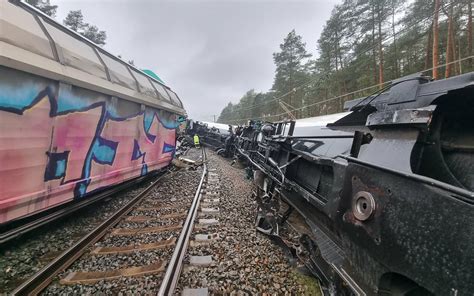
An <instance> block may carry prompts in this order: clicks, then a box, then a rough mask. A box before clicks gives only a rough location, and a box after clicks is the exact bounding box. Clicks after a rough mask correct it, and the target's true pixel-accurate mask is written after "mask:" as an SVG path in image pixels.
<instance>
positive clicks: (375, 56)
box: [372, 6, 377, 84]
mask: <svg viewBox="0 0 474 296" xmlns="http://www.w3.org/2000/svg"><path fill="white" fill-rule="evenodd" d="M372 55H373V58H374V71H373V73H374V84H377V46H376V44H375V11H374V7H373V6H372Z"/></svg>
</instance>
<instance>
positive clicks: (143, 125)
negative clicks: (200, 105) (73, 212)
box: [0, 0, 185, 224]
mask: <svg viewBox="0 0 474 296" xmlns="http://www.w3.org/2000/svg"><path fill="white" fill-rule="evenodd" d="M0 10H1V12H2V13H1V14H0V164H1V165H0V224H2V223H5V222H9V221H12V220H15V219H19V218H23V217H25V216H28V215H31V214H33V213H38V212H41V211H43V210H45V209H49V208H52V207H55V206H58V205H61V204H64V203H67V202H70V201H72V200H74V199H80V198H85V197H87V196H88V195H90V194H91V193H92V192H94V191H97V190H100V189H103V188H106V187H110V186H112V185H115V184H118V183H121V182H124V181H127V180H130V179H132V178H135V177H138V176H142V175H145V174H147V173H148V172H151V171H154V170H158V169H160V168H162V167H165V166H167V165H168V164H169V163H170V162H171V158H172V155H173V152H174V148H175V141H176V127H177V126H178V117H179V116H180V115H183V114H184V112H185V111H184V109H183V105H182V103H181V101H180V100H179V98H178V96H177V95H176V94H175V93H174V92H173V91H172V90H171V89H170V88H169V87H167V86H165V85H163V84H162V83H161V82H160V81H158V80H156V79H155V78H153V77H150V76H148V75H146V74H145V73H144V72H142V71H141V70H139V69H137V68H135V67H133V66H131V65H129V64H127V63H125V62H124V61H122V60H121V59H119V58H117V57H115V56H114V55H112V54H110V53H109V52H107V51H105V50H104V49H102V48H100V47H98V46H96V45H95V44H93V43H92V42H90V41H88V40H87V39H85V38H83V37H82V36H79V35H77V34H76V33H74V32H72V31H70V30H68V29H67V28H65V27H63V26H62V25H59V24H57V23H56V22H55V21H53V20H52V19H50V18H48V17H47V16H45V15H44V14H42V13H41V12H39V11H37V10H36V9H34V8H32V7H30V6H28V5H27V4H24V3H22V2H19V1H6V0H0Z"/></svg>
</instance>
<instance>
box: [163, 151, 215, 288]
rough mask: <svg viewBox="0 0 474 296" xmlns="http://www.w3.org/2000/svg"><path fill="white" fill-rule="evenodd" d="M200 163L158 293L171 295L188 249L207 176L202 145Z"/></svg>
mask: <svg viewBox="0 0 474 296" xmlns="http://www.w3.org/2000/svg"><path fill="white" fill-rule="evenodd" d="M201 151H202V163H203V172H202V176H201V181H200V182H199V186H198V188H197V190H196V194H195V195H194V199H193V202H192V204H191V208H190V209H189V212H188V216H187V217H186V221H185V222H184V226H183V230H182V231H181V234H180V235H179V239H178V242H177V243H176V247H175V249H174V251H173V255H172V257H171V260H170V262H169V264H168V267H167V268H166V273H165V276H164V278H163V281H162V283H161V286H160V290H159V291H158V295H160V296H164V295H173V293H174V290H175V289H176V285H177V284H178V279H179V276H180V274H181V270H182V267H183V259H184V255H185V254H186V251H187V249H188V244H189V238H190V236H191V233H192V231H193V226H194V220H195V219H196V216H197V211H198V208H199V203H200V201H201V189H202V185H203V183H204V179H205V178H206V176H207V164H206V161H207V159H206V158H207V155H206V151H205V148H204V147H202V150H201Z"/></svg>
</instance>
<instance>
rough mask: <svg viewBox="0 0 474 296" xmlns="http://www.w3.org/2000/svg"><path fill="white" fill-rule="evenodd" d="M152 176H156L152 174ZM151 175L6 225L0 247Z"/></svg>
mask: <svg viewBox="0 0 474 296" xmlns="http://www.w3.org/2000/svg"><path fill="white" fill-rule="evenodd" d="M153 176H156V175H155V174H153ZM153 176H152V175H147V176H144V177H140V178H136V179H134V180H131V181H128V182H125V183H122V184H119V185H117V186H114V187H113V188H111V189H108V190H105V191H103V192H100V193H99V194H96V195H94V196H91V197H89V198H86V199H83V200H81V201H78V202H75V203H73V204H72V205H69V204H68V205H64V206H60V207H58V208H54V209H51V210H49V211H46V212H44V213H40V214H37V215H33V216H32V217H29V218H25V219H23V220H22V221H20V222H13V223H11V225H7V226H6V227H4V229H1V234H0V246H2V245H4V244H7V243H8V242H10V241H12V240H14V239H16V238H18V237H20V236H22V235H24V234H26V233H29V232H31V231H33V230H35V229H37V228H39V227H42V226H44V225H47V224H49V223H52V222H54V221H57V220H59V219H61V218H65V217H68V216H70V215H71V214H72V213H74V212H77V211H78V210H80V209H83V208H86V207H88V206H91V205H92V204H94V203H97V202H99V201H101V200H105V199H107V198H110V197H112V196H114V195H115V194H117V193H120V192H123V191H125V190H127V189H129V188H131V187H133V186H135V185H137V184H140V183H141V182H144V181H146V180H149V179H150V178H152V177H153Z"/></svg>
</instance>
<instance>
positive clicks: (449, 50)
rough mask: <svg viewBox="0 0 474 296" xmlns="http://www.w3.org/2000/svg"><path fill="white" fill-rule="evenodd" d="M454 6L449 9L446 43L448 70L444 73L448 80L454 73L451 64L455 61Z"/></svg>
mask: <svg viewBox="0 0 474 296" xmlns="http://www.w3.org/2000/svg"><path fill="white" fill-rule="evenodd" d="M453 35H454V34H453V4H452V3H451V6H450V8H449V16H448V36H447V39H446V40H447V43H446V70H445V72H444V77H445V78H448V77H450V76H451V75H452V71H453V64H451V62H452V61H453V60H454V59H453V55H454V52H453V49H454V44H453V43H454V42H453V41H454V38H453Z"/></svg>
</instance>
